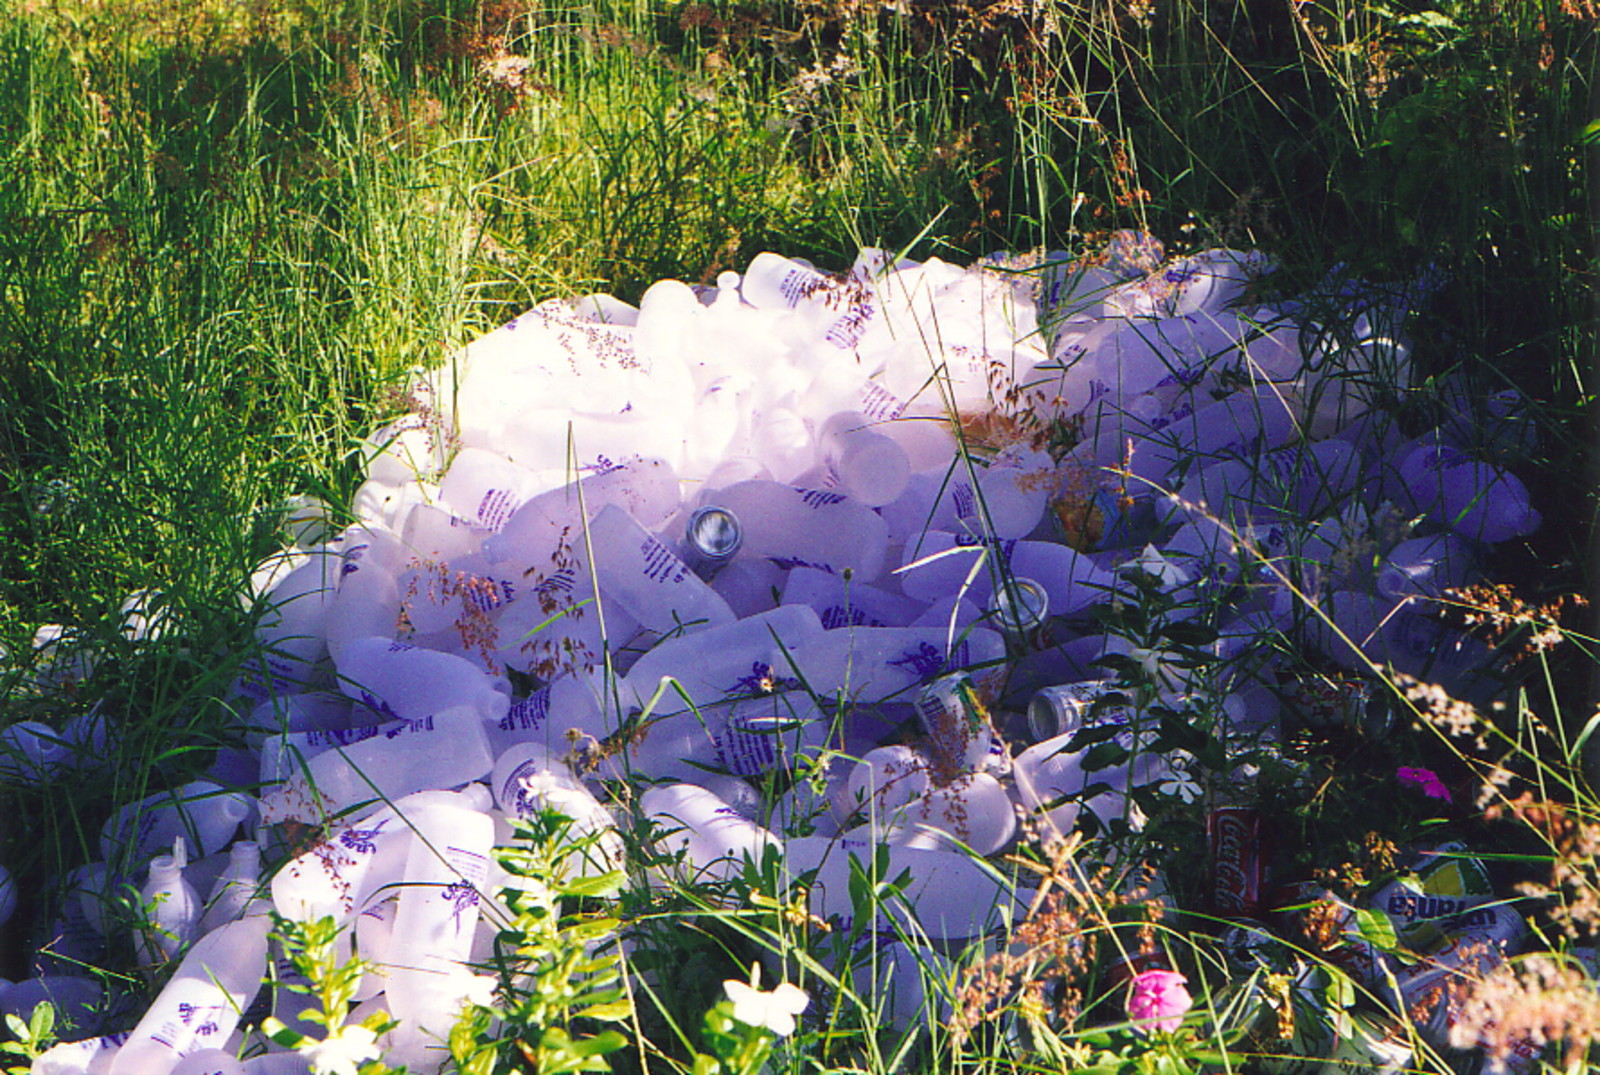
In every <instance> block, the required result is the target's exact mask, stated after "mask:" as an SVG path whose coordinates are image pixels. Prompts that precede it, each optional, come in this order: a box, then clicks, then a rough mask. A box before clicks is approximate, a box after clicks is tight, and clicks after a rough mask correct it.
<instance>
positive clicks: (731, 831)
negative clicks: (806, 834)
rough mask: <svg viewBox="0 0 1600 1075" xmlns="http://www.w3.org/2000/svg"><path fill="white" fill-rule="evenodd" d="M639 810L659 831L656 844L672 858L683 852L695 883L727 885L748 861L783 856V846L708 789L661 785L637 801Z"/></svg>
mask: <svg viewBox="0 0 1600 1075" xmlns="http://www.w3.org/2000/svg"><path fill="white" fill-rule="evenodd" d="M639 809H640V811H641V812H643V814H644V815H645V817H646V818H648V819H649V820H650V821H651V822H653V823H654V824H655V825H656V826H657V832H658V837H657V838H658V841H659V843H660V844H661V846H662V848H663V849H664V850H665V851H667V852H668V853H672V852H674V851H679V850H681V851H683V852H684V863H685V866H686V867H687V872H688V874H689V875H690V876H691V877H694V878H698V879H702V880H703V879H711V880H727V879H728V878H729V877H732V876H734V875H736V874H737V873H738V872H739V870H740V869H742V868H743V864H744V862H745V860H746V859H755V860H759V859H760V858H761V857H762V855H763V854H764V853H765V851H766V849H767V848H768V847H776V848H777V849H778V850H779V851H782V850H783V841H782V840H780V839H779V838H778V837H777V836H775V835H773V834H772V833H771V832H768V831H767V830H766V829H764V828H762V827H761V826H760V825H757V824H755V823H754V822H751V821H747V820H746V819H745V818H743V817H740V816H739V813H738V811H736V810H734V809H733V808H732V807H730V806H729V805H728V804H727V803H725V802H723V801H722V800H721V799H720V798H718V797H717V796H716V795H714V794H712V793H711V792H709V791H707V790H706V789H705V788H702V787H698V786H696V785H694V784H663V785H660V786H657V787H653V788H651V789H650V790H649V791H647V792H645V793H644V794H643V795H642V796H640V798H639Z"/></svg>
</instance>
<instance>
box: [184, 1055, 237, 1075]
mask: <svg viewBox="0 0 1600 1075" xmlns="http://www.w3.org/2000/svg"><path fill="white" fill-rule="evenodd" d="M172 1075H244V1062H243V1061H241V1060H240V1059H239V1058H238V1057H237V1056H235V1055H234V1054H232V1053H230V1052H228V1051H227V1050H226V1049H201V1050H200V1051H199V1052H195V1053H190V1054H189V1055H188V1056H186V1057H184V1058H183V1059H182V1060H180V1061H178V1066H177V1067H175V1068H173V1069H172Z"/></svg>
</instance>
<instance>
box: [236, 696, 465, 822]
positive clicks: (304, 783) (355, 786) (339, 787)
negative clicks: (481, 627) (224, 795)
mask: <svg viewBox="0 0 1600 1075" xmlns="http://www.w3.org/2000/svg"><path fill="white" fill-rule="evenodd" d="M396 731H397V732H399V733H400V734H397V735H395V736H394V737H392V738H391V737H390V735H388V734H387V733H385V734H384V735H381V736H375V737H373V738H371V739H366V740H363V741H361V742H359V743H355V744H353V745H351V746H348V747H337V748H335V749H332V750H329V751H327V752H326V753H323V754H319V755H317V756H316V757H314V758H312V759H310V761H308V762H307V763H306V765H305V768H304V770H303V771H302V772H300V773H296V774H295V776H294V777H293V778H291V779H290V780H288V781H286V782H285V783H284V784H283V785H281V786H279V787H276V788H272V789H270V790H269V791H267V792H266V793H265V794H264V795H262V797H261V818H262V820H263V821H265V822H268V823H272V822H277V821H286V820H296V821H303V822H306V823H308V824H322V823H323V822H324V821H325V820H326V819H327V818H328V817H329V816H330V815H337V814H340V813H342V812H344V811H346V810H349V809H350V808H352V807H354V806H357V805H358V804H360V803H365V802H371V801H374V800H377V799H389V800H393V799H399V798H401V797H403V796H406V795H409V794H411V793H412V792H416V791H421V790H423V789H426V788H453V787H459V786H460V785H462V784H466V783H468V782H469V781H472V780H477V779H478V778H480V777H482V776H484V775H485V774H487V773H488V772H489V769H490V767H491V765H492V764H493V760H494V759H493V757H492V756H491V755H490V753H489V739H488V735H487V733H486V732H485V730H484V721H483V717H482V716H481V715H480V714H479V713H478V712H477V711H476V710H474V709H472V708H470V707H467V706H458V707H456V708H454V709H446V710H443V711H441V712H439V713H437V714H435V715H434V716H431V717H424V718H422V719H421V720H420V721H414V722H412V723H411V724H410V725H409V726H402V727H401V728H398V729H396Z"/></svg>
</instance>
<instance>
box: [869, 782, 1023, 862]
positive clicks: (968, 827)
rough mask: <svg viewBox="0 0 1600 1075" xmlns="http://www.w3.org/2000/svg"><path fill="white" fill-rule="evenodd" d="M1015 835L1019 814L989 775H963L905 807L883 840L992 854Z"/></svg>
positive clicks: (1006, 844) (934, 848)
mask: <svg viewBox="0 0 1600 1075" xmlns="http://www.w3.org/2000/svg"><path fill="white" fill-rule="evenodd" d="M1016 834H1017V813H1016V808H1015V807H1014V806H1013V805H1012V803H1011V797H1010V796H1009V795H1008V794H1006V789H1005V788H1004V787H1003V786H1001V784H1000V781H999V780H998V779H997V778H996V777H995V776H994V775H993V774H992V773H966V774H963V775H961V776H959V777H957V778H956V779H955V780H952V781H951V782H950V783H948V784H945V785H943V786H941V787H936V788H931V789H929V790H928V791H927V792H926V793H924V794H923V795H922V797H921V798H918V799H916V800H914V801H912V802H911V803H909V804H907V806H906V808H905V810H904V811H903V812H902V814H901V816H900V822H899V825H898V826H897V827H896V829H895V831H892V832H889V833H887V834H885V837H884V839H885V842H887V843H891V844H895V845H898V846H901V847H919V848H929V849H932V850H945V851H957V850H962V849H965V850H970V851H971V852H972V853H973V854H975V855H993V854H995V853H996V852H999V851H1001V850H1003V849H1005V848H1006V847H1007V846H1009V845H1010V843H1011V841H1012V840H1013V839H1014V838H1015V837H1016Z"/></svg>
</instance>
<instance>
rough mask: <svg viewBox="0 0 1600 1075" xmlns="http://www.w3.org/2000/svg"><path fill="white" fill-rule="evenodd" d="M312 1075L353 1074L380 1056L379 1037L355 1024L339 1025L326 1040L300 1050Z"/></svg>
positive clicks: (303, 1046) (302, 1047)
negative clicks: (309, 1066) (367, 1062)
mask: <svg viewBox="0 0 1600 1075" xmlns="http://www.w3.org/2000/svg"><path fill="white" fill-rule="evenodd" d="M300 1053H301V1055H302V1056H304V1057H305V1058H306V1060H307V1061H308V1062H309V1063H310V1064H311V1070H312V1072H313V1073H314V1075H356V1071H357V1069H358V1068H360V1067H361V1065H362V1064H364V1063H365V1062H366V1061H368V1060H376V1059H378V1056H379V1050H378V1035H376V1034H374V1033H373V1032H372V1031H371V1030H368V1029H367V1028H366V1027H364V1026H361V1025H360V1024H358V1023H352V1024H350V1025H349V1026H342V1027H340V1028H339V1029H338V1030H335V1031H334V1032H333V1033H331V1034H329V1035H328V1037H327V1040H325V1041H316V1042H311V1043H310V1044H307V1045H302V1046H301V1047H300Z"/></svg>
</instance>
